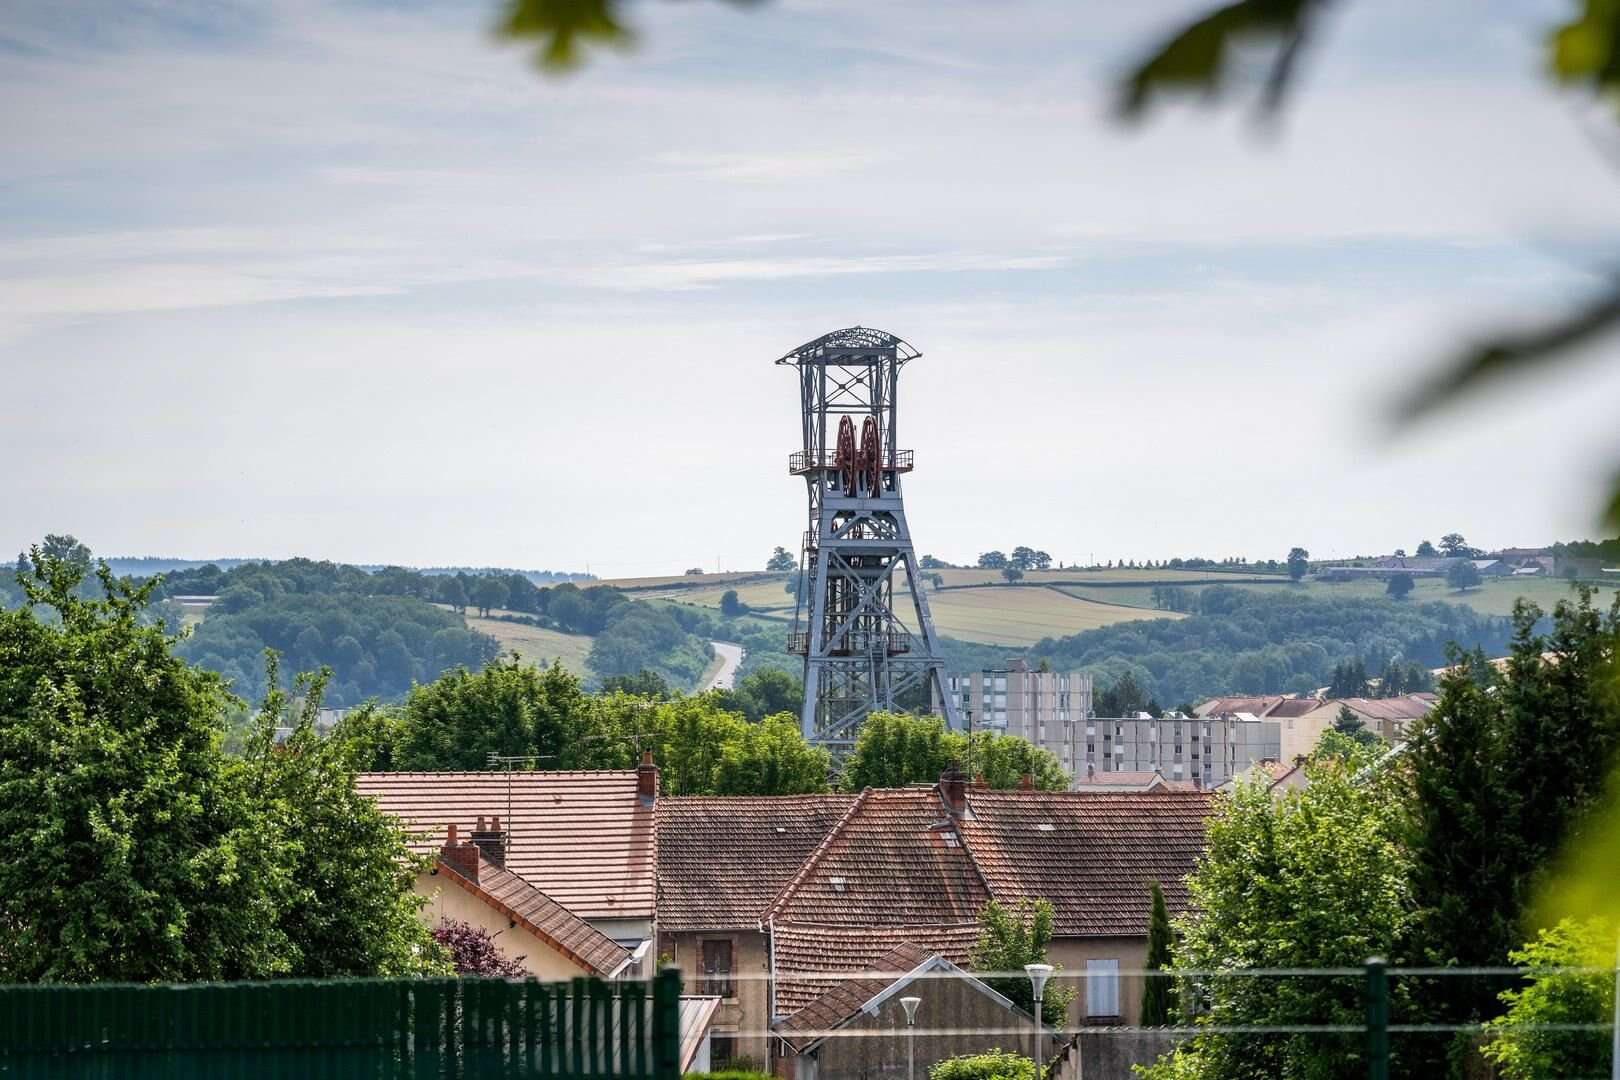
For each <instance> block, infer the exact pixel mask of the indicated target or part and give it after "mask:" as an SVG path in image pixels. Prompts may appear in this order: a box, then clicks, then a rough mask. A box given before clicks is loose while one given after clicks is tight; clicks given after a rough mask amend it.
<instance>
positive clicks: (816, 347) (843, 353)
mask: <svg viewBox="0 0 1620 1080" xmlns="http://www.w3.org/2000/svg"><path fill="white" fill-rule="evenodd" d="M880 350H881V351H889V350H893V356H894V358H895V360H897V361H899V362H900V363H902V364H903V363H905V362H906V361H907V360H915V359H917V357H919V356H921V355H922V353H920V352H918V351H917V350H916V349H914V348H912V347H911V346H910V345H908V344H906V342H904V341H902V340H901V339H900V338H898V337H896V336H895V335H894V334H891V333H889V332H888V331H886V330H874V329H873V328H871V327H869V326H850V327H846V328H844V329H843V330H834V331H833V332H832V333H830V334H822V335H821V336H820V337H818V338H816V339H815V340H814V341H807V342H805V343H804V344H803V345H800V346H799V347H798V348H797V349H794V350H792V351H790V352H789V353H788V354H787V355H786V356H784V357H782V358H781V359H780V360H778V361H777V363H778V364H813V363H816V362H817V361H825V360H831V359H838V358H841V357H850V356H852V355H853V356H858V355H861V354H863V353H874V352H878V351H880Z"/></svg>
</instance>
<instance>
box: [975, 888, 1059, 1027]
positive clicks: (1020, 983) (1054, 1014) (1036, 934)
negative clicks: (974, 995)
mask: <svg viewBox="0 0 1620 1080" xmlns="http://www.w3.org/2000/svg"><path fill="white" fill-rule="evenodd" d="M1051 944H1052V905H1051V904H1050V903H1048V902H1047V901H1045V900H1041V899H1031V898H1029V897H1025V898H1024V899H1022V900H1019V901H1018V902H1017V903H1016V904H1013V905H1012V906H1010V907H1009V906H1004V905H1002V904H1000V903H998V902H996V901H995V900H991V901H990V902H988V903H987V904H985V905H984V907H983V908H982V909H981V910H980V911H979V937H978V940H977V941H975V942H974V943H973V949H972V951H971V952H970V953H969V954H968V966H969V967H970V968H971V969H972V970H974V971H983V972H993V971H1007V972H1014V971H1016V972H1018V973H1019V974H1017V975H1003V976H995V975H986V976H985V977H984V981H985V983H986V984H987V985H989V987H990V988H991V989H992V990H994V991H996V992H997V993H999V994H1001V995H1002V996H1003V997H1005V998H1007V999H1008V1000H1009V1001H1011V1002H1012V1003H1013V1004H1014V1005H1017V1006H1018V1007H1019V1008H1020V1009H1023V1010H1024V1011H1025V1012H1026V1013H1033V1012H1034V1011H1035V992H1034V989H1033V988H1032V987H1031V986H1030V985H1029V978H1028V977H1027V976H1025V975H1024V974H1023V968H1024V965H1025V964H1044V963H1047V962H1048V961H1047V956H1046V950H1047V947H1048V946H1050V945H1051ZM1054 967H1056V965H1054ZM1073 1001H1074V989H1073V988H1072V987H1066V986H1062V985H1060V984H1058V983H1057V982H1055V981H1054V982H1050V983H1048V984H1047V986H1046V992H1045V994H1043V995H1042V998H1041V1019H1042V1020H1044V1021H1045V1022H1046V1023H1048V1024H1051V1025H1053V1026H1054V1027H1056V1026H1059V1025H1061V1024H1062V1023H1063V1022H1064V1018H1065V1017H1066V1016H1067V1015H1068V1012H1069V1004H1070V1003H1071V1002H1073Z"/></svg>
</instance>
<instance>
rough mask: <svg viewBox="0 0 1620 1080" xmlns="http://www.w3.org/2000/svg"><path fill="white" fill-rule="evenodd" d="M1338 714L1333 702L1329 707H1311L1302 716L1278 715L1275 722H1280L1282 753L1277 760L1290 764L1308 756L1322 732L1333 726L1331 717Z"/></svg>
mask: <svg viewBox="0 0 1620 1080" xmlns="http://www.w3.org/2000/svg"><path fill="white" fill-rule="evenodd" d="M1338 715H1339V704H1338V702H1334V703H1333V707H1332V708H1331V709H1329V708H1321V709H1312V710H1311V711H1310V712H1308V713H1306V714H1305V715H1304V716H1282V717H1278V718H1277V722H1278V723H1280V724H1282V754H1281V756H1280V757H1279V758H1278V759H1277V760H1279V761H1281V762H1282V763H1283V764H1284V765H1292V764H1293V763H1294V762H1296V761H1298V760H1299V759H1300V758H1302V757H1309V756H1310V753H1311V751H1312V750H1315V749H1316V743H1317V741H1318V740H1320V739H1321V738H1322V732H1324V731H1326V730H1327V729H1328V728H1330V727H1332V726H1333V718H1334V717H1336V716H1338Z"/></svg>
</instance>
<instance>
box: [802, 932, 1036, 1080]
mask: <svg viewBox="0 0 1620 1080" xmlns="http://www.w3.org/2000/svg"><path fill="white" fill-rule="evenodd" d="M871 972H872V974H870V975H863V976H861V977H858V978H849V979H843V980H839V981H836V982H833V983H830V984H828V985H827V986H826V988H825V989H823V990H822V991H821V992H820V993H819V994H816V995H815V996H813V997H810V998H809V999H808V1000H807V1001H806V1002H805V1003H804V1004H803V1005H802V1006H800V1007H799V1008H798V1009H797V1010H796V1011H795V1012H794V1013H793V1014H792V1015H791V1016H789V1017H788V1018H787V1019H785V1020H784V1021H783V1022H782V1023H781V1024H780V1025H778V1027H777V1030H778V1032H779V1034H780V1040H779V1042H780V1045H781V1047H782V1049H783V1053H784V1057H785V1058H786V1062H785V1066H786V1067H785V1068H784V1069H783V1071H784V1072H791V1073H792V1075H793V1076H794V1077H795V1078H796V1080H821V1078H822V1077H823V1076H825V1077H828V1078H831V1077H844V1076H861V1077H868V1078H873V1080H875V1078H881V1077H889V1078H893V1080H905V1078H906V1077H907V1074H908V1071H909V1070H908V1061H909V1060H910V1055H914V1056H915V1060H917V1061H920V1062H924V1063H927V1062H933V1061H941V1060H943V1059H945V1058H948V1057H953V1056H955V1055H958V1054H972V1053H983V1052H984V1051H986V1050H990V1049H995V1048H999V1047H1009V1046H1010V1047H1014V1048H1018V1049H1022V1050H1024V1051H1025V1052H1026V1053H1027V1052H1028V1047H1029V1045H1030V1042H1031V1040H1032V1039H1035V1038H1039V1039H1040V1040H1041V1042H1042V1043H1043V1044H1044V1046H1043V1050H1042V1054H1041V1056H1042V1058H1043V1059H1044V1058H1046V1057H1049V1056H1051V1054H1052V1053H1053V1052H1054V1051H1055V1050H1056V1049H1057V1047H1058V1045H1059V1040H1058V1039H1056V1038H1055V1037H1054V1035H1053V1033H1052V1032H1051V1031H1050V1030H1049V1029H1045V1028H1044V1027H1043V1029H1042V1032H1041V1034H1040V1035H1037V1034H1036V1030H1035V1018H1034V1016H1032V1015H1031V1014H1030V1013H1029V1012H1026V1011H1025V1010H1023V1009H1020V1008H1019V1007H1018V1006H1016V1005H1014V1004H1013V1003H1012V1002H1011V1001H1010V1000H1008V999H1007V998H1006V997H1004V996H1003V995H1001V994H1000V993H997V992H996V991H995V990H993V989H991V988H990V987H989V986H988V985H986V984H985V983H984V982H983V981H982V980H980V979H976V978H974V977H973V976H971V975H969V974H968V973H967V972H965V971H963V970H962V969H961V968H960V967H958V966H957V965H956V964H953V963H951V962H950V961H949V960H947V959H945V958H944V957H942V956H940V955H939V953H937V952H932V951H930V950H928V949H926V948H923V947H921V946H918V945H916V944H913V943H912V942H910V941H901V942H899V943H898V944H896V945H895V946H894V947H893V948H891V949H889V951H888V952H886V953H884V954H883V955H882V956H880V957H878V958H877V960H876V961H875V962H874V963H873V964H872V966H871ZM907 997H912V998H915V999H916V1006H915V1010H916V1011H915V1012H914V1013H913V1014H911V1015H910V1016H908V1015H907V1010H906V1007H905V1004H904V1001H903V999H905V998H907Z"/></svg>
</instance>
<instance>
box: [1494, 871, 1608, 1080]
mask: <svg viewBox="0 0 1620 1080" xmlns="http://www.w3.org/2000/svg"><path fill="white" fill-rule="evenodd" d="M1611 869H1612V868H1611ZM1613 948H1614V928H1613V927H1612V926H1611V925H1609V924H1607V923H1604V922H1601V921H1599V920H1591V921H1588V922H1584V923H1577V922H1574V921H1572V920H1569V919H1565V920H1563V921H1561V922H1559V923H1558V925H1556V926H1554V927H1552V928H1551V929H1548V930H1542V931H1541V932H1540V933H1538V934H1537V935H1536V939H1535V940H1534V941H1532V942H1530V943H1529V944H1528V945H1526V946H1524V947H1523V948H1521V949H1516V950H1514V951H1513V952H1511V953H1509V954H1508V959H1509V961H1510V962H1511V963H1513V964H1514V965H1515V966H1518V967H1526V968H1531V969H1532V972H1531V973H1530V974H1528V975H1527V976H1526V977H1525V980H1526V983H1527V985H1525V986H1524V987H1523V988H1522V989H1512V990H1505V991H1503V992H1502V994H1501V1000H1502V1003H1503V1004H1504V1005H1506V1006H1507V1007H1508V1009H1507V1012H1506V1014H1504V1015H1502V1016H1499V1017H1497V1018H1496V1019H1495V1020H1492V1021H1491V1022H1490V1023H1489V1024H1488V1025H1487V1026H1486V1028H1485V1033H1486V1037H1487V1040H1488V1041H1487V1042H1486V1043H1485V1046H1484V1048H1483V1052H1484V1055H1485V1057H1486V1058H1488V1059H1489V1060H1490V1061H1492V1062H1493V1063H1495V1064H1496V1066H1497V1067H1498V1068H1499V1069H1501V1076H1502V1078H1503V1080H1557V1078H1559V1077H1566V1076H1607V1075H1609V1069H1610V1066H1611V1063H1612V1056H1611V1043H1610V1038H1609V1033H1608V1032H1607V1031H1605V1030H1603V1029H1604V1027H1605V1026H1606V1025H1607V1024H1608V1023H1609V1021H1610V1019H1611V1018H1612V1017H1613V1015H1614V976H1613V975H1612V974H1611V973H1610V972H1608V971H1602V970H1599V971H1586V972H1572V971H1568V970H1558V969H1568V968H1588V969H1590V968H1599V969H1601V968H1606V967H1608V966H1610V964H1611V962H1612V961H1613V959H1614V953H1613ZM1534 969H1541V971H1540V973H1536V971H1535V970H1534ZM1549 969H1550V970H1549ZM1583 1026H1584V1027H1583Z"/></svg>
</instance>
